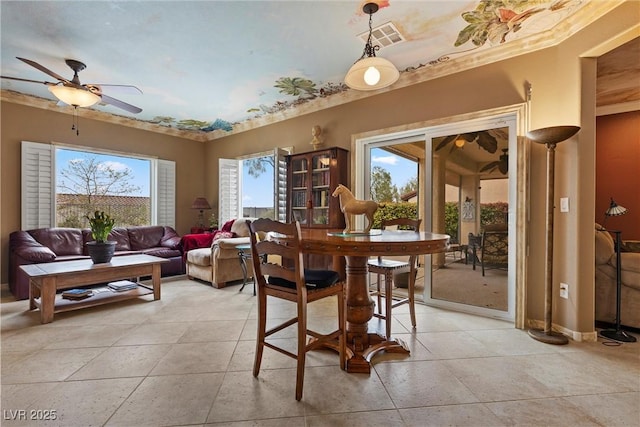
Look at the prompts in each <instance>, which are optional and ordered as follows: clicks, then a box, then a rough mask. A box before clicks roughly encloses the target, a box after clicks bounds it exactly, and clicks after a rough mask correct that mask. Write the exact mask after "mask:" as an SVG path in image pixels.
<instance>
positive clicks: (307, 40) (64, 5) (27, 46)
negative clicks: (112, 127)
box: [0, 0, 618, 133]
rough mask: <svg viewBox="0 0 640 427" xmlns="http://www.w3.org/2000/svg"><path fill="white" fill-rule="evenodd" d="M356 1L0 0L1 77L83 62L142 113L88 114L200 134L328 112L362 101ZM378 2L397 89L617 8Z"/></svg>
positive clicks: (39, 93) (89, 79)
mask: <svg viewBox="0 0 640 427" xmlns="http://www.w3.org/2000/svg"><path fill="white" fill-rule="evenodd" d="M364 3H365V2H359V1H316V2H311V1H156V2H152V1H104V2H103V1H78V2H75V1H74V2H69V1H37V2H29V1H4V0H3V1H2V2H1V3H0V13H1V30H0V31H1V75H3V76H12V77H20V78H26V79H33V80H38V81H51V82H55V79H53V78H51V77H50V76H48V75H47V74H45V73H43V72H42V71H39V70H37V69H36V68H33V67H31V66H29V65H27V64H25V63H24V62H22V61H19V60H18V59H16V57H23V58H27V59H30V60H33V61H35V62H37V63H39V64H41V65H43V66H44V67H46V68H48V69H50V70H52V71H54V72H56V73H58V74H60V75H61V76H64V77H66V78H68V79H71V77H72V76H73V72H72V71H71V69H69V68H68V67H67V65H66V64H65V63H64V60H65V59H69V58H70V59H76V60H80V61H82V62H84V63H85V64H86V65H87V68H86V69H85V70H84V71H82V72H81V73H80V76H79V77H80V80H81V82H82V83H94V84H123V85H135V86H137V87H138V88H140V89H141V90H142V91H143V93H144V94H143V95H131V94H126V93H122V94H119V93H117V92H109V91H108V90H107V89H106V88H105V94H108V95H110V96H113V97H115V98H118V99H121V100H122V101H125V102H127V103H130V104H133V105H136V106H139V107H140V108H142V110H143V111H142V112H141V113H139V114H137V115H134V114H131V113H128V112H126V111H124V110H121V109H118V108H115V107H114V106H110V105H96V106H94V107H92V108H94V109H96V110H99V111H103V112H107V113H111V114H115V115H119V116H124V117H130V118H134V119H136V120H138V121H143V122H154V123H157V122H160V124H161V125H164V126H169V127H172V128H179V129H187V130H196V131H197V132H202V133H208V132H212V133H214V132H213V131H216V130H218V129H223V131H222V132H230V131H231V132H233V131H235V130H237V129H239V128H241V127H243V126H244V127H245V128H246V123H252V122H255V123H260V121H261V120H263V121H264V119H265V118H268V117H269V116H270V115H273V114H278V113H282V112H283V111H285V112H288V113H291V114H295V111H296V109H300V108H301V107H303V106H304V105H305V104H307V103H310V102H313V101H315V100H317V99H318V98H323V99H326V100H327V102H325V103H324V104H323V105H325V106H330V105H331V100H332V99H335V100H336V102H345V99H346V100H349V99H350V98H349V96H353V97H362V96H365V94H363V93H361V92H360V93H354V92H355V91H353V90H350V89H348V88H347V87H346V86H345V85H344V84H343V77H344V74H345V73H346V71H347V70H348V69H349V67H350V66H351V65H352V63H353V62H354V61H355V60H356V59H358V58H359V57H360V55H361V54H362V50H363V47H364V42H363V41H362V40H361V39H359V38H358V35H360V34H362V33H363V32H365V33H366V31H367V30H368V16H367V15H365V14H363V13H362V5H363V4H364ZM377 3H379V4H380V6H381V8H380V10H379V11H378V12H377V13H376V14H374V15H373V26H374V27H376V26H379V25H382V24H385V23H388V22H392V23H393V24H394V25H395V27H396V28H398V29H399V30H400V32H401V34H402V35H403V37H404V38H405V39H406V41H404V42H402V43H398V44H396V45H393V46H390V47H385V48H382V49H380V51H379V52H378V55H379V56H383V57H385V58H386V59H389V60H390V61H392V62H393V63H394V64H395V65H396V67H397V68H398V69H399V70H401V78H400V80H399V82H398V83H397V84H396V85H395V86H394V87H403V86H406V85H408V84H414V83H418V82H420V81H424V80H428V79H430V78H434V77H437V76H440V75H443V74H446V73H450V72H454V71H460V70H461V69H463V68H464V65H461V64H465V61H466V63H467V64H471V63H472V64H473V65H474V66H477V65H481V64H482V63H486V62H488V61H495V60H498V59H502V58H504V57H506V56H512V55H517V54H523V53H526V52H527V51H530V50H533V49H538V48H541V47H546V46H548V45H550V44H552V43H557V42H558V41H559V40H560V39H563V38H565V37H568V36H569V35H571V34H573V33H575V32H576V31H578V30H579V29H580V28H581V27H583V26H584V25H586V24H588V23H590V22H592V21H593V19H595V18H596V17H597V16H599V15H601V14H603V13H605V12H606V11H607V10H609V9H610V8H611V7H613V6H614V5H615V4H618V2H616V1H612V2H589V1H586V0H555V1H528V2H526V1H519V0H502V1H499V0H486V1H484V2H480V1H479V0H469V1H465V0H450V1H395V0H392V1H382V0H379V1H377ZM605 6H606V7H605ZM463 16H467V20H465V19H463ZM471 17H472V18H473V19H472V18H471ZM469 21H470V22H474V23H475V24H474V25H476V27H475V29H476V31H475V32H473V35H474V36H476V37H478V36H479V35H482V34H483V31H485V33H484V34H485V35H486V36H487V37H486V39H484V38H479V39H477V40H476V43H475V44H474V43H473V41H472V39H473V37H472V38H471V39H470V40H466V41H465V40H462V41H463V43H459V45H456V41H457V40H458V39H459V38H460V37H461V35H462V34H464V30H465V28H466V27H467V26H468V25H469ZM558 23H563V25H557V24H558ZM468 29H469V28H468ZM489 51H491V54H489V53H488V52H489ZM449 64H456V66H452V65H451V66H450V65H449ZM278 82H280V84H279V83H278ZM292 83H293V84H292ZM1 88H2V89H3V90H4V91H3V95H4V96H5V97H6V96H8V95H7V94H8V93H14V92H18V93H21V94H27V95H32V96H35V97H40V98H44V99H47V100H54V99H55V98H53V95H52V94H51V93H50V92H49V91H48V90H47V87H46V86H45V85H40V84H36V83H25V82H18V81H14V80H8V79H1ZM392 88H393V87H392ZM6 91H11V92H6ZM366 95H370V94H369V93H367V94H366ZM52 105H53V107H54V108H66V109H70V108H71V107H65V106H55V103H52ZM307 110H308V108H307ZM265 122H266V121H265ZM217 132H218V133H219V132H221V131H217Z"/></svg>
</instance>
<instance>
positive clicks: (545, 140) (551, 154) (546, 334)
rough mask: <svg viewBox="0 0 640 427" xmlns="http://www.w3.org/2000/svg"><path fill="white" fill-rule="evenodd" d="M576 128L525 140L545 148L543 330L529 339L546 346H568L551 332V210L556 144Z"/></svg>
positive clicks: (538, 132) (546, 130) (533, 134)
mask: <svg viewBox="0 0 640 427" xmlns="http://www.w3.org/2000/svg"><path fill="white" fill-rule="evenodd" d="M579 130H580V128H579V127H578V126H554V127H549V128H543V129H537V130H532V131H531V132H528V133H527V138H529V139H530V140H531V141H533V142H537V143H538V144H544V145H546V147H547V224H546V225H547V236H546V244H547V263H546V266H545V270H544V276H545V283H546V286H545V292H544V330H542V331H541V330H537V329H530V330H529V336H531V338H533V339H535V340H538V341H541V342H544V343H547V344H558V345H560V344H568V343H569V339H568V338H567V337H565V336H564V335H562V334H560V333H558V332H554V331H552V330H551V312H552V299H553V208H554V206H553V205H554V194H553V192H554V191H553V190H554V184H555V183H554V168H555V153H556V144H558V143H559V142H562V141H564V140H567V139H569V138H571V137H572V136H573V135H575V134H576V133H578V131H579Z"/></svg>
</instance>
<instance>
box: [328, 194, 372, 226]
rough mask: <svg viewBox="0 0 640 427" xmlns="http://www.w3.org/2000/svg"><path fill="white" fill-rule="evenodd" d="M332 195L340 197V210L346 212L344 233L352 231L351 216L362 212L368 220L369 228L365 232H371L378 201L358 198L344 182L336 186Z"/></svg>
mask: <svg viewBox="0 0 640 427" xmlns="http://www.w3.org/2000/svg"><path fill="white" fill-rule="evenodd" d="M332 196H333V197H340V210H341V211H342V213H343V214H344V222H345V224H346V228H345V229H344V233H345V234H348V233H350V232H351V223H350V221H349V216H350V215H362V214H364V215H366V217H367V221H368V224H367V228H366V229H365V230H364V232H363V233H369V230H371V226H372V225H373V214H374V213H375V212H376V211H377V210H378V203H376V202H374V201H373V200H358V199H356V198H355V197H354V195H353V193H351V191H349V189H348V188H347V187H345V186H344V185H342V184H339V185H338V187H336V189H335V191H334V192H333V194H332Z"/></svg>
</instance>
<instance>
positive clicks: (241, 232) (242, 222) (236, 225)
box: [231, 218, 256, 237]
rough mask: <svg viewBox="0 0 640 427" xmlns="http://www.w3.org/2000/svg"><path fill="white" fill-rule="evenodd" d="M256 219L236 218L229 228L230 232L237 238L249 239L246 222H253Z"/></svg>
mask: <svg viewBox="0 0 640 427" xmlns="http://www.w3.org/2000/svg"><path fill="white" fill-rule="evenodd" d="M255 220H256V218H238V219H236V220H235V221H234V222H233V225H232V226H231V232H232V233H234V234H235V235H236V236H238V237H249V234H250V232H249V226H248V225H247V221H249V222H253V221H255Z"/></svg>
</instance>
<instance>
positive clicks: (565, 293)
mask: <svg viewBox="0 0 640 427" xmlns="http://www.w3.org/2000/svg"><path fill="white" fill-rule="evenodd" d="M560 298H565V299H567V298H569V285H567V284H566V283H560Z"/></svg>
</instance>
